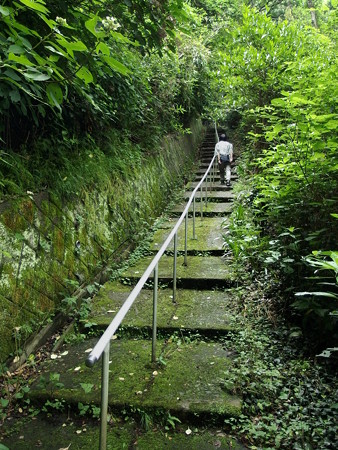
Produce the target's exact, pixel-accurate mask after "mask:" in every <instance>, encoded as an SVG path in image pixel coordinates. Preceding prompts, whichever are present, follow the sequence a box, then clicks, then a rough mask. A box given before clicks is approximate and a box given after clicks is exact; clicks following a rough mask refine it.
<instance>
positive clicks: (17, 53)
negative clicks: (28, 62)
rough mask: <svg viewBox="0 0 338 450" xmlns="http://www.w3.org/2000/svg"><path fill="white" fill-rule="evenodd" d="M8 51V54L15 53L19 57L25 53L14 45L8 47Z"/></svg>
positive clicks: (18, 46)
mask: <svg viewBox="0 0 338 450" xmlns="http://www.w3.org/2000/svg"><path fill="white" fill-rule="evenodd" d="M8 51H9V52H10V53H15V54H16V55H21V54H22V53H25V51H26V50H25V49H24V48H22V47H21V46H20V45H16V44H14V45H10V47H9V49H8Z"/></svg>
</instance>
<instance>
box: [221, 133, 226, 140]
mask: <svg viewBox="0 0 338 450" xmlns="http://www.w3.org/2000/svg"><path fill="white" fill-rule="evenodd" d="M219 140H220V141H226V140H227V137H226V135H225V134H224V133H222V134H221V135H220V137H219Z"/></svg>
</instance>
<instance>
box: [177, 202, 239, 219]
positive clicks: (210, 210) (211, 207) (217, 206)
mask: <svg viewBox="0 0 338 450" xmlns="http://www.w3.org/2000/svg"><path fill="white" fill-rule="evenodd" d="M186 206H187V204H186V202H182V203H178V204H177V205H176V206H174V207H173V208H172V209H171V211H170V212H171V214H182V212H183V211H184V209H185V207H186ZM231 210H232V204H231V203H230V202H228V203H216V202H210V203H207V204H206V205H203V215H204V216H205V217H207V216H208V215H219V214H224V215H227V214H230V213H231ZM200 211H201V206H200V204H199V203H198V205H196V215H200ZM190 214H192V213H190Z"/></svg>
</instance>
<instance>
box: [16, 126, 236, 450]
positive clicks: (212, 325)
mask: <svg viewBox="0 0 338 450" xmlns="http://www.w3.org/2000/svg"><path fill="white" fill-rule="evenodd" d="M214 146H215V140H214V134H213V132H211V131H210V132H208V133H207V134H206V137H205V140H204V142H203V145H202V148H201V164H200V169H199V170H198V171H197V173H196V180H195V181H194V182H190V183H188V185H187V186H186V190H185V192H183V193H182V203H180V202H178V203H177V204H176V205H175V206H174V207H173V208H172V210H171V211H170V214H169V216H167V217H166V219H165V220H163V221H162V223H160V224H159V225H158V228H157V229H156V231H155V232H154V235H153V239H152V242H151V244H150V248H149V252H148V254H147V255H146V256H143V257H142V258H140V259H139V260H138V261H137V262H136V263H135V264H134V265H132V266H129V267H128V268H127V269H126V270H124V271H123V272H122V273H121V275H120V277H119V279H118V280H115V281H113V282H108V283H106V284H105V285H104V286H103V287H102V288H101V290H100V292H99V294H98V295H97V296H96V297H95V298H94V301H93V307H92V312H91V317H90V321H91V322H92V323H94V324H95V326H94V328H95V329H96V331H97V332H100V334H101V330H104V329H105V328H106V327H107V326H108V325H109V323H110V322H111V320H112V318H113V317H114V315H115V313H116V312H117V311H118V309H119V308H120V306H121V305H122V304H123V302H124V301H125V300H126V298H127V297H128V295H129V293H130V291H131V289H132V286H133V285H135V284H136V283H137V281H138V280H139V278H140V277H141V275H142V274H143V272H144V270H145V269H146V268H147V266H148V265H149V263H150V261H151V259H152V257H153V255H154V254H155V253H156V251H157V249H158V248H160V247H161V245H162V243H163V242H164V241H165V239H166V237H167V236H168V235H169V233H170V231H171V229H172V227H173V224H174V223H175V221H176V220H177V217H178V216H179V215H180V213H181V212H182V211H183V209H184V207H185V201H186V200H187V199H188V198H189V196H190V193H191V191H192V190H193V189H194V188H195V187H196V185H197V183H198V181H199V180H200V179H201V176H202V175H203V174H204V173H205V170H206V168H207V167H208V165H209V162H210V160H211V159H212V156H213V154H214ZM233 172H234V171H233ZM235 181H236V175H234V174H232V185H233V183H234V182H235ZM210 188H211V190H210V191H209V192H208V201H207V203H206V205H205V206H204V208H203V214H201V208H200V207H199V206H200V202H199V200H200V198H199V197H197V198H196V205H197V206H196V237H197V238H196V239H193V233H192V224H191V220H190V219H189V220H188V223H189V228H188V246H187V249H188V250H187V252H188V259H187V265H184V256H183V253H184V227H183V226H182V227H181V229H180V233H179V236H178V252H179V256H178V258H177V259H178V261H177V288H178V290H177V296H176V301H175V302H174V301H173V295H172V294H173V292H172V289H171V287H172V278H173V274H172V272H173V268H172V267H173V262H172V261H173V257H172V255H171V250H172V249H170V248H169V249H168V252H167V254H166V255H165V256H163V257H162V259H161V261H160V264H159V298H158V313H157V327H158V339H157V354H156V356H157V361H158V362H157V363H156V364H151V349H152V342H151V327H152V302H153V292H152V289H151V287H152V286H151V285H152V282H151V280H149V286H148V288H145V289H143V290H142V292H141V294H140V295H139V297H138V298H137V299H136V301H135V303H134V305H133V307H132V309H131V310H130V311H129V313H128V314H127V316H126V317H125V319H124V321H123V324H122V325H123V328H120V329H119V330H118V332H117V336H116V337H117V338H116V339H114V340H113V341H112V342H111V346H110V361H111V364H110V374H109V407H110V410H111V412H112V414H114V417H115V416H116V417H123V418H124V419H125V418H126V417H127V416H128V417H129V416H130V417H135V416H136V417H138V418H139V419H140V420H141V422H142V424H143V425H145V427H146V428H147V426H148V425H149V424H150V422H151V421H152V420H153V419H157V421H158V423H161V424H162V426H164V428H162V430H167V431H169V429H171V428H173V429H174V428H176V430H177V433H176V434H175V433H174V434H172V435H170V436H168V435H166V434H164V433H163V432H160V431H159V430H158V431H154V430H153V433H152V434H150V432H149V431H148V432H140V428H139V427H138V426H136V425H135V426H132V425H131V423H130V422H128V425H127V426H128V427H129V428H130V429H128V430H127V431H126V430H125V428H123V427H125V425H123V426H122V425H121V422H120V420H117V419H116V420H112V421H111V423H110V424H109V427H108V441H107V442H108V444H107V448H111V449H120V448H121V449H122V448H140V449H141V448H142V449H150V448H151V449H153V448H157V449H161V448H173V449H174V448H179V449H181V448H189V449H194V448H196V449H197V448H198V449H200V448H241V447H240V446H239V445H238V444H237V443H235V442H234V441H233V440H232V439H231V438H229V437H227V436H226V435H225V434H224V433H223V432H221V430H218V431H215V429H213V430H212V429H211V428H210V430H205V432H204V433H202V434H199V433H197V434H196V433H191V430H192V429H194V427H195V428H196V427H198V426H202V427H203V426H205V425H207V424H213V426H220V425H221V424H222V423H223V421H224V418H225V417H234V416H238V415H239V414H240V413H241V399H240V398H239V397H238V396H236V395H233V394H232V393H230V392H229V391H228V390H227V388H226V380H227V373H228V370H229V367H230V366H231V364H232V361H231V351H230V349H228V348H227V344H226V336H227V334H228V332H229V330H232V327H231V325H230V322H231V320H230V316H229V310H231V308H229V305H230V304H232V303H234V302H236V301H237V297H238V292H237V282H236V278H235V275H234V272H233V269H232V267H231V261H230V260H229V261H228V260H227V259H225V258H224V256H223V254H224V251H223V249H222V244H223V238H222V233H224V231H225V230H226V226H227V220H228V219H227V216H228V215H229V214H230V212H231V202H232V200H233V193H232V187H230V188H229V187H226V186H224V185H220V182H219V181H218V174H217V176H216V180H215V181H214V182H213V183H211V186H210V184H209V189H210ZM96 341H97V338H88V339H85V340H84V341H83V342H81V343H78V344H76V345H74V344H73V345H65V346H64V347H62V348H61V349H60V350H59V352H58V353H56V354H55V355H53V358H52V359H51V360H49V361H48V363H47V364H46V365H45V367H44V369H43V374H44V379H45V383H42V384H41V382H40V383H39V384H38V383H36V384H35V385H33V386H32V388H31V390H30V393H29V396H30V398H31V400H34V401H35V402H38V403H39V404H40V405H42V404H44V403H45V402H46V401H49V402H50V403H51V404H53V403H54V405H55V402H60V403H62V404H64V403H66V404H67V405H73V406H74V408H75V410H76V409H77V408H78V409H79V410H80V414H82V413H84V412H91V413H94V412H95V411H96V409H95V408H97V407H98V406H99V405H100V380H101V375H100V371H101V365H100V364H97V365H96V366H95V367H94V368H92V369H89V368H87V367H86V366H85V358H86V353H87V354H88V352H89V351H90V349H91V348H92V347H93V346H94V345H95V343H96ZM60 406H61V405H60ZM53 414H54V413H53ZM94 415H95V414H94ZM116 417H115V418H116ZM47 422H48V421H47ZM147 422H148V423H147ZM85 423H86V425H85V426H86V438H85V437H84V434H85V433H82V431H83V425H81V427H80V430H78V431H80V432H79V433H77V434H76V433H75V432H74V430H73V431H72V437H71V438H70V437H69V434H67V432H68V431H69V429H70V428H71V427H70V426H69V425H67V423H66V425H65V424H63V427H62V426H61V425H60V426H59V432H58V433H57V434H56V435H55V438H53V441H54V442H55V447H53V446H52V445H50V444H49V445H48V446H46V447H44V446H43V447H42V448H49V449H53V448H57V449H59V448H61V447H66V446H67V445H69V443H70V442H71V443H72V446H71V448H72V449H76V448H82V449H83V448H98V436H99V425H98V423H97V422H96V425H93V424H92V425H91V426H90V425H89V423H88V421H86V422H85ZM44 427H45V430H47V429H48V425H47V424H45V425H44ZM77 427H78V425H77ZM121 427H122V428H123V432H122V431H121ZM40 428H41V425H40ZM56 429H58V428H55V430H56ZM89 429H90V430H91V431H90V432H89V431H88V430H89ZM136 430H138V431H136ZM51 433H52V431H50V432H49V433H48V432H47V435H48V438H49V439H51ZM190 434H192V435H190ZM27 435H28V432H27ZM33 435H34V436H33V437H32V438H35V439H37V432H36V433H35V434H34V433H33ZM89 436H91V437H90V439H89ZM27 439H28V436H27V437H26V438H25V441H26V442H27ZM70 439H71V440H70ZM39 440H40V441H41V442H44V443H45V445H46V437H44V438H43V437H41V438H39ZM155 442H156V443H155ZM19 444H20V442H19ZM16 448H17V449H20V448H33V445H32V447H24V446H20V445H18V446H16Z"/></svg>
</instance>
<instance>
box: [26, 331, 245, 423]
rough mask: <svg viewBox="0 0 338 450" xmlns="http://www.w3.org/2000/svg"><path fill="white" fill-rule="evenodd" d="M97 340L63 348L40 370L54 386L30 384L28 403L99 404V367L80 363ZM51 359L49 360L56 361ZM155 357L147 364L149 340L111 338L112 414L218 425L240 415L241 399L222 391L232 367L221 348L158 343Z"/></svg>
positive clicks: (178, 341)
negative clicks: (159, 415)
mask: <svg viewBox="0 0 338 450" xmlns="http://www.w3.org/2000/svg"><path fill="white" fill-rule="evenodd" d="M96 342H97V338H94V339H88V340H85V341H84V342H82V343H79V344H77V345H73V346H65V347H63V348H62V349H61V351H60V353H59V354H57V355H55V356H56V359H51V360H49V361H48V362H47V363H46V364H45V365H44V366H43V367H42V368H41V375H43V376H44V378H45V380H49V379H50V374H55V373H57V374H59V380H58V383H59V384H58V385H54V386H49V385H48V383H47V385H45V386H44V385H43V384H39V382H38V381H37V382H36V383H34V384H32V386H31V390H30V392H29V393H28V395H29V397H30V399H31V400H32V401H35V402H38V403H39V404H44V402H45V401H46V400H50V401H53V399H63V400H64V401H66V402H67V403H69V404H71V405H74V406H77V405H78V403H79V402H81V403H82V404H90V405H99V404H100V380H101V376H100V372H101V364H100V363H98V364H96V365H95V366H94V367H93V368H91V369H90V368H87V367H86V366H85V359H86V356H87V355H88V352H89V350H90V349H91V348H93V347H94V345H95V343H96ZM55 356H54V357H55ZM157 357H158V358H159V360H160V361H162V362H163V364H158V365H156V366H154V365H153V364H150V361H151V340H125V339H116V340H113V341H112V342H111V346H110V361H111V365H110V370H109V395H108V403H109V407H110V408H113V410H114V412H115V413H116V412H118V411H121V410H125V408H127V407H128V406H129V407H133V408H140V409H142V410H143V411H147V410H148V411H152V412H154V411H159V412H160V411H163V410H165V411H170V412H171V414H172V415H174V416H176V417H179V418H181V419H186V418H188V419H190V420H191V421H193V420H195V421H196V419H197V417H198V416H201V415H202V416H204V417H205V418H211V417H212V418H213V419H214V420H215V421H218V422H223V420H224V417H235V416H239V414H240V412H241V399H240V398H239V397H238V396H235V395H232V394H231V393H230V392H229V391H227V389H226V387H225V386H226V380H227V378H228V376H227V373H228V371H229V369H230V367H231V365H232V361H231V359H230V358H229V352H228V350H227V349H226V348H225V346H224V343H223V344H220V343H214V342H208V343H207V342H204V341H199V342H198V341H190V342H189V340H187V341H186V342H185V340H184V337H182V339H169V340H165V341H163V340H162V341H161V340H158V342H157Z"/></svg>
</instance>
